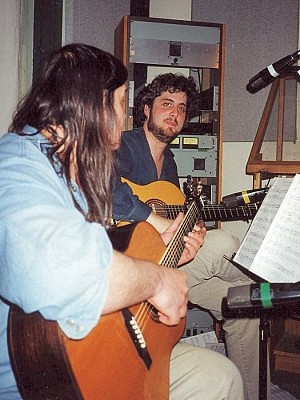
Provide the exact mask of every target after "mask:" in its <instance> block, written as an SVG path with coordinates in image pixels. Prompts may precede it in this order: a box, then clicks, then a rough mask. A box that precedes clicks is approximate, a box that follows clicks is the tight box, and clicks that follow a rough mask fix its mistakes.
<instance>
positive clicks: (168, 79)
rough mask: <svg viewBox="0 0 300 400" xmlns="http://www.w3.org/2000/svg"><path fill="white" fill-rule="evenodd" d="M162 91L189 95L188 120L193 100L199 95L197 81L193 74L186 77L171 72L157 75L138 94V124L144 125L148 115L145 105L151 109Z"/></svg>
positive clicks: (135, 116) (135, 115) (136, 104)
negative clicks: (146, 114) (145, 112)
mask: <svg viewBox="0 0 300 400" xmlns="http://www.w3.org/2000/svg"><path fill="white" fill-rule="evenodd" d="M162 92H170V93H174V92H184V93H186V95H187V112H186V121H188V120H189V114H190V111H191V108H192V104H193V100H194V99H195V97H196V96H197V94H199V93H198V91H197V89H196V83H195V81H194V78H193V77H192V76H189V77H186V76H184V75H182V74H173V73H171V72H169V73H166V74H160V75H158V76H156V77H155V78H154V79H153V81H152V82H151V83H149V85H147V86H145V87H144V89H142V90H141V92H140V93H139V94H138V95H137V97H136V99H135V103H134V122H135V125H136V126H142V125H143V123H144V121H145V119H146V116H145V114H144V106H145V105H147V106H149V108H150V109H151V108H152V106H153V102H154V99H155V98H156V97H158V96H160V95H161V93H162Z"/></svg>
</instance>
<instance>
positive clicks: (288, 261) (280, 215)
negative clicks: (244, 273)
mask: <svg viewBox="0 0 300 400" xmlns="http://www.w3.org/2000/svg"><path fill="white" fill-rule="evenodd" d="M234 261H236V262H237V263H239V264H240V265H242V266H243V267H245V268H247V269H248V270H249V271H251V272H253V273H254V274H256V275H258V276H260V277H262V278H263V279H266V280H267V281H269V282H272V283H274V282H279V283H284V282H287V283H293V282H298V281H300V175H295V177H294V178H276V180H275V182H274V183H273V185H272V187H271V188H270V189H269V191H268V193H267V195H266V197H265V199H264V201H263V203H262V205H261V207H260V208H259V210H258V212H257V214H256V216H255V218H254V220H253V222H252V224H251V226H250V228H249V230H248V232H247V234H246V236H245V238H244V240H243V242H242V244H241V246H240V249H239V250H238V252H237V254H236V256H235V257H234Z"/></svg>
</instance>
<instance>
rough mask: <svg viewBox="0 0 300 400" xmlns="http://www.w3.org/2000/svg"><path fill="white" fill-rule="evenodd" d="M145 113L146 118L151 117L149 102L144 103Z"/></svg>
mask: <svg viewBox="0 0 300 400" xmlns="http://www.w3.org/2000/svg"><path fill="white" fill-rule="evenodd" d="M144 114H145V116H146V119H149V116H150V107H149V106H148V105H147V104H145V105H144Z"/></svg>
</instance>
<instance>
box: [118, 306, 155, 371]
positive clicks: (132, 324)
mask: <svg viewBox="0 0 300 400" xmlns="http://www.w3.org/2000/svg"><path fill="white" fill-rule="evenodd" d="M121 312H122V315H123V317H124V321H125V326H126V328H127V331H128V333H129V336H130V337H131V340H132V343H133V344H134V347H135V349H136V351H137V352H138V355H139V356H140V358H141V359H142V360H143V362H144V364H145V365H146V367H147V369H150V367H151V364H152V359H151V357H150V354H149V351H148V349H147V344H146V341H145V338H144V335H143V333H142V331H141V329H140V327H139V325H138V323H137V321H136V319H135V318H134V316H133V315H132V313H131V312H130V311H129V310H128V308H123V309H122V310H121Z"/></svg>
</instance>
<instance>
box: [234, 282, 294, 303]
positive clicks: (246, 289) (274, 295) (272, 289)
mask: <svg viewBox="0 0 300 400" xmlns="http://www.w3.org/2000/svg"><path fill="white" fill-rule="evenodd" d="M298 301H299V302H300V282H297V283H269V282H261V283H251V284H250V285H244V286H236V287H231V288H229V289H228V292H227V305H228V308H229V309H231V310H234V309H238V308H249V307H258V308H260V307H262V308H272V307H273V306H275V305H276V304H279V303H295V302H298Z"/></svg>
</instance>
